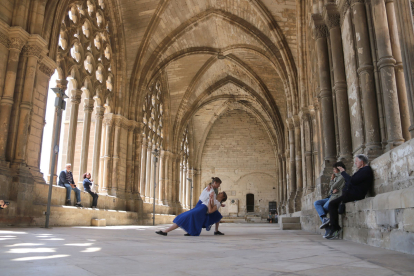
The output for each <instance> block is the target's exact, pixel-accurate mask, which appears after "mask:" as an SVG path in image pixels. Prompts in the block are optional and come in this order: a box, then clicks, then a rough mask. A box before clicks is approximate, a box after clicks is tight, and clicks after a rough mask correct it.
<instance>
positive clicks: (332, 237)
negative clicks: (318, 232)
mask: <svg viewBox="0 0 414 276" xmlns="http://www.w3.org/2000/svg"><path fill="white" fill-rule="evenodd" d="M341 232H342V229H339V230H336V231H334V232H333V233H332V235H331V236H330V237H327V239H328V240H333V239H336V238H339V235H340V234H341Z"/></svg>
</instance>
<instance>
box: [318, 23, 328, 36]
mask: <svg viewBox="0 0 414 276" xmlns="http://www.w3.org/2000/svg"><path fill="white" fill-rule="evenodd" d="M327 36H328V28H327V26H326V25H325V24H320V25H316V26H315V39H319V38H324V37H327Z"/></svg>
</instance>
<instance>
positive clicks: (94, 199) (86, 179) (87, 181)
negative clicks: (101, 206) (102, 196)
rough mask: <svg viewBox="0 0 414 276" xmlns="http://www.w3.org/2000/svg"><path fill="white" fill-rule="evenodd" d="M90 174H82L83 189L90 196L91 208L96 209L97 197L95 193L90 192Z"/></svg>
mask: <svg viewBox="0 0 414 276" xmlns="http://www.w3.org/2000/svg"><path fill="white" fill-rule="evenodd" d="M91 177H92V176H91V174H90V173H84V174H83V189H84V190H85V192H88V193H89V194H90V195H91V196H92V208H96V206H97V205H98V197H99V195H98V194H97V193H94V192H92V181H93V179H92V178H91Z"/></svg>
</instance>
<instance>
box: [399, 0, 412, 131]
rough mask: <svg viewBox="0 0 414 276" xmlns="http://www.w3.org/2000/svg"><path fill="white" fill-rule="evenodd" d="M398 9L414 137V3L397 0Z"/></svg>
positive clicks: (408, 102)
mask: <svg viewBox="0 0 414 276" xmlns="http://www.w3.org/2000/svg"><path fill="white" fill-rule="evenodd" d="M395 6H396V9H397V16H396V17H397V20H398V32H399V38H400V47H401V53H402V62H403V65H404V76H405V87H406V90H407V98H408V101H407V104H408V108H409V113H410V127H409V129H408V130H409V132H410V134H411V138H414V78H413V76H414V47H413V45H414V22H413V14H414V3H413V2H412V1H410V0H399V1H396V2H395Z"/></svg>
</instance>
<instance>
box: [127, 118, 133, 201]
mask: <svg viewBox="0 0 414 276" xmlns="http://www.w3.org/2000/svg"><path fill="white" fill-rule="evenodd" d="M133 140H134V127H133V126H128V140H127V159H126V182H125V194H126V195H131V194H132V193H133V192H134V188H133V183H134V173H133V168H134V160H133V159H132V156H133V153H134V152H135V147H134V142H133Z"/></svg>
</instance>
